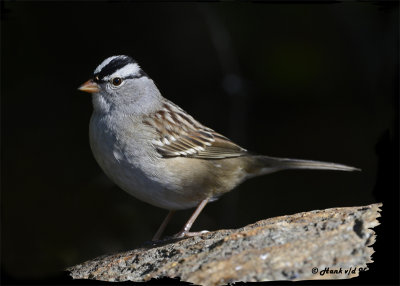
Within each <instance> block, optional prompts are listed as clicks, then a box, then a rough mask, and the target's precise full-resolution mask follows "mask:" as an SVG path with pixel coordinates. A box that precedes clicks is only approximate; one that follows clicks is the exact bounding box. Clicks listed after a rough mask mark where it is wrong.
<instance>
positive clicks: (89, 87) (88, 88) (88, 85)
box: [78, 79, 100, 93]
mask: <svg viewBox="0 0 400 286" xmlns="http://www.w3.org/2000/svg"><path fill="white" fill-rule="evenodd" d="M78 89H79V90H82V91H85V92H89V93H95V92H99V91H100V88H99V85H98V84H97V83H95V82H94V81H93V80H91V79H89V80H88V81H87V82H85V83H84V84H82V85H81V86H80V87H78Z"/></svg>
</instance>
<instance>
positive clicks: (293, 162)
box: [257, 156, 361, 174]
mask: <svg viewBox="0 0 400 286" xmlns="http://www.w3.org/2000/svg"><path fill="white" fill-rule="evenodd" d="M257 159H258V160H259V162H260V164H261V165H262V167H261V168H260V169H259V174H268V173H272V172H276V171H281V170H288V169H313V170H334V171H361V169H359V168H355V167H351V166H347V165H343V164H337V163H331V162H321V161H312V160H300V159H289V158H275V157H268V156H257Z"/></svg>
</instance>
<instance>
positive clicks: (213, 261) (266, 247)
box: [67, 204, 382, 286]
mask: <svg viewBox="0 0 400 286" xmlns="http://www.w3.org/2000/svg"><path fill="white" fill-rule="evenodd" d="M381 206H382V204H372V205H368V206H361V207H344V208H332V209H326V210H315V211H310V212H303V213H298V214H294V215H287V216H280V217H275V218H270V219H266V220H262V221H259V222H256V223H254V224H251V225H248V226H246V227H243V228H239V229H230V230H218V231H213V232H208V233H205V234H202V235H200V236H196V237H189V238H185V239H180V240H176V239H169V240H168V239H167V240H164V241H159V242H155V243H153V242H150V243H148V245H145V246H143V247H141V248H138V249H134V250H131V251H127V252H123V253H118V254H114V255H106V256H102V257H99V258H96V259H93V260H90V261H87V262H84V263H82V264H78V265H76V266H73V267H70V268H68V269H67V271H70V275H71V276H72V277H73V278H74V279H96V280H103V281H127V280H130V281H137V282H139V281H148V280H150V279H152V278H162V277H170V278H176V277H179V278H180V279H181V280H182V281H187V282H191V283H194V284H198V285H206V286H208V285H223V284H227V283H233V282H236V281H244V282H256V281H270V280H311V279H346V278H352V277H356V276H358V275H360V273H361V272H362V271H367V270H368V268H367V263H372V262H373V261H372V260H371V255H372V254H373V252H374V251H373V249H372V247H370V246H371V245H372V244H373V243H374V242H375V234H374V231H373V230H371V229H370V228H373V227H375V226H377V225H378V224H379V223H378V221H377V220H376V218H377V217H379V216H380V215H379V211H380V209H379V207H381ZM361 275H362V274H361Z"/></svg>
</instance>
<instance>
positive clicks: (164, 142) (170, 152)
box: [143, 102, 247, 159]
mask: <svg viewBox="0 0 400 286" xmlns="http://www.w3.org/2000/svg"><path fill="white" fill-rule="evenodd" d="M143 122H144V123H145V124H147V125H150V126H152V127H154V128H155V130H156V134H157V136H158V138H157V139H154V140H153V141H152V144H153V145H154V146H155V147H156V149H157V150H158V152H159V154H161V155H162V156H163V157H165V158H171V157H179V156H181V157H190V158H200V159H224V158H234V157H240V156H244V155H246V154H247V151H246V149H243V148H242V147H240V146H239V145H236V144H235V143H233V142H232V141H230V140H229V139H228V138H226V137H225V136H223V135H221V134H218V133H217V132H215V131H214V130H212V129H210V128H208V127H205V126H203V125H202V124H200V123H199V122H197V121H196V120H195V119H194V118H193V117H191V116H190V115H188V114H187V113H186V112H185V111H183V110H182V109H181V108H179V107H178V106H176V105H175V104H173V103H172V102H167V103H165V104H164V105H163V107H162V108H161V110H159V111H158V112H156V113H154V114H152V115H151V116H148V117H147V118H145V120H144V121H143Z"/></svg>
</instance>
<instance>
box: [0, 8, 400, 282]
mask: <svg viewBox="0 0 400 286" xmlns="http://www.w3.org/2000/svg"><path fill="white" fill-rule="evenodd" d="M1 4H2V6H1V8H2V11H1V116H2V117H1V187H2V190H1V267H2V273H1V276H2V282H3V283H28V282H32V281H36V282H37V283H45V282H46V281H47V282H49V281H52V282H54V283H55V282H57V281H58V282H59V281H64V282H65V281H68V280H65V279H67V278H66V276H65V275H63V274H61V273H62V272H61V271H62V270H63V269H64V268H66V267H67V266H71V265H74V264H77V263H79V262H83V261H85V260H87V259H90V258H94V257H96V256H100V255H103V254H106V253H112V252H118V251H122V250H128V249H132V248H135V247H138V246H139V245H141V244H142V243H143V242H144V241H146V240H149V239H151V237H152V235H153V234H154V232H155V231H156V230H157V228H158V226H159V224H160V223H161V221H162V219H163V217H164V215H165V214H166V213H167V212H166V211H165V210H161V209H158V208H156V207H153V206H150V205H147V204H145V203H143V202H141V201H139V200H137V199H135V198H133V197H131V196H129V195H128V194H126V193H125V192H123V191H121V190H120V189H119V188H118V187H116V186H115V185H114V184H113V183H112V182H111V181H110V180H109V179H108V178H107V177H106V176H105V175H104V174H103V172H102V171H101V170H100V168H99V167H98V165H97V164H96V162H95V160H94V158H93V156H92V154H91V150H90V147H89V142H88V123H89V118H90V115H91V112H92V106H91V98H90V96H89V95H88V94H84V93H82V92H79V91H78V90H77V87H78V86H79V85H80V84H82V83H83V82H84V81H86V80H87V79H89V78H90V77H91V75H92V72H93V70H94V69H95V68H96V66H97V65H98V64H100V62H101V61H102V60H104V59H105V58H106V57H109V56H111V55H115V54H129V55H131V56H133V57H134V58H135V59H137V61H138V62H139V63H140V64H141V66H142V68H143V69H144V70H145V72H146V73H147V74H149V76H150V77H152V78H153V79H154V81H155V82H156V83H157V85H158V87H159V88H160V90H161V92H162V94H163V95H164V96H165V97H167V98H168V99H170V100H172V101H173V102H175V103H177V104H178V105H180V106H181V107H182V108H183V109H185V110H186V111H188V112H189V113H190V114H192V115H193V116H194V117H195V118H197V119H198V120H199V121H200V122H202V123H203V124H205V125H207V126H210V127H211V128H213V129H215V130H216V131H219V132H221V133H222V134H224V135H226V136H228V137H230V138H231V139H233V140H234V141H235V142H237V143H239V144H240V145H242V146H244V147H245V148H247V149H249V150H251V151H254V152H257V153H261V154H266V155H271V156H280V157H291V158H303V159H314V160H324V161H332V162H338V163H344V164H348V165H352V166H356V167H359V168H362V172H357V173H346V172H331V171H286V172H281V173H276V174H271V175H268V176H264V177H259V178H255V179H252V180H250V181H247V182H245V183H244V184H242V185H241V186H239V187H238V188H237V189H235V190H234V191H232V192H231V193H229V194H226V195H225V196H223V197H222V198H221V199H220V200H219V201H217V202H215V203H211V204H209V205H208V206H207V207H206V209H205V210H204V212H203V213H202V214H201V216H200V217H199V219H198V220H197V222H196V223H195V225H194V227H193V230H201V229H208V230H216V229H220V228H236V227H240V226H244V225H246V224H249V223H252V222H255V221H257V220H261V219H264V218H268V217H272V216H279V215H285V214H292V213H296V212H302V211H309V210H314V209H323V208H329V207H340V206H356V205H364V204H371V203H375V202H383V204H384V206H383V211H382V217H381V218H380V221H381V223H382V224H381V225H380V226H379V227H377V228H376V231H377V234H378V237H377V242H376V244H375V246H374V248H375V250H376V253H375V254H374V256H373V259H374V261H375V262H374V264H370V266H369V267H370V271H368V272H367V273H364V274H363V275H362V277H360V278H358V279H353V280H352V282H353V283H362V284H366V283H373V284H378V283H379V284H395V283H398V244H399V243H398V230H399V221H398V215H399V214H398V206H399V204H398V133H397V131H398V124H397V120H398V109H397V105H398V87H399V85H398V84H399V82H398V76H399V72H398V71H399V70H398V68H399V64H398V63H399V61H398V52H399V49H398V48H399V45H398V32H399V29H398V25H399V21H398V19H399V18H398V16H399V15H398V10H399V7H398V5H397V3H396V2H385V3H383V4H377V3H365V2H364V3H317V4H315V3H313V4H310V3H308V4H277V3H269V4H266V3H264V4H256V3H251V4H250V3H204V4H199V3H190V4H184V3H174V4H171V3H168V4H164V3H151V4H148V3H105V2H92V3H90V2H87V3H79V2H75V3H40V2H37V3H28V2H25V3H20V2H2V3H1ZM191 212H192V210H187V211H182V212H179V213H178V215H177V216H176V217H175V218H174V220H173V222H172V223H171V225H170V226H169V227H168V229H167V234H173V233H175V232H177V231H178V230H179V229H180V228H181V226H182V224H183V223H184V222H185V220H186V219H187V218H188V217H189V216H190V214H191ZM63 279H64V280H63Z"/></svg>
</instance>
